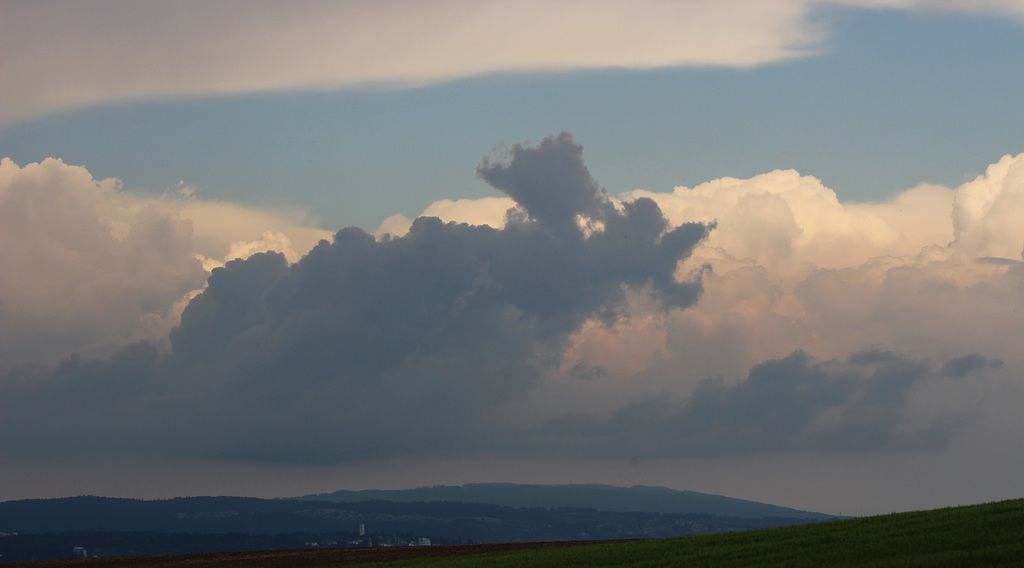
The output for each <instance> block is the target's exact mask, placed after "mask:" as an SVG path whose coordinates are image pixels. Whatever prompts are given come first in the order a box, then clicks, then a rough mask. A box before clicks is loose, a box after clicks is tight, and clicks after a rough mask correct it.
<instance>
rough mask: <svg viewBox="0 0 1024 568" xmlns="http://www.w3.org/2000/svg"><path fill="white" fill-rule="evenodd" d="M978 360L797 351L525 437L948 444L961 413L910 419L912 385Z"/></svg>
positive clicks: (643, 447)
mask: <svg viewBox="0 0 1024 568" xmlns="http://www.w3.org/2000/svg"><path fill="white" fill-rule="evenodd" d="M976 357H980V356H976V355H969V356H966V357H962V358H960V359H954V360H951V361H950V362H948V363H946V365H945V366H944V367H943V368H942V369H941V370H938V371H937V370H936V369H935V368H933V365H932V364H931V363H930V362H929V361H927V360H921V359H914V358H911V357H907V356H905V355H902V354H898V353H893V352H888V351H862V352H859V353H855V354H854V355H851V356H850V357H849V358H847V359H846V360H845V361H838V360H828V361H815V360H814V359H812V358H811V357H810V356H809V355H808V354H807V353H805V352H803V351H795V352H793V353H791V354H789V355H788V356H786V357H783V358H780V359H772V360H769V361H765V362H762V363H759V364H757V365H754V366H753V367H752V368H751V369H750V372H749V374H748V376H747V377H746V378H745V379H744V380H741V381H737V382H735V384H730V383H727V382H726V381H725V380H724V379H723V378H722V377H718V378H709V379H706V380H704V381H702V382H701V383H700V384H699V385H698V386H697V388H696V391H695V392H694V394H693V395H692V397H690V398H689V399H687V400H685V401H681V402H674V401H672V400H667V399H647V400H643V401H640V402H636V403H632V404H629V405H626V406H624V407H622V408H621V409H619V410H618V411H617V412H615V413H614V414H613V415H612V416H611V417H609V418H606V419H600V418H596V417H576V418H561V419H557V420H554V421H552V422H550V423H548V424H545V425H544V426H543V427H541V428H538V429H537V430H535V431H534V432H533V435H535V436H536V437H537V438H538V439H540V440H544V442H543V444H544V445H546V446H547V447H550V448H559V447H562V448H565V447H576V448H580V447H583V448H587V451H588V452H597V453H599V454H601V455H605V456H619V457H628V456H633V455H641V456H647V457H666V456H692V455H734V454H747V453H761V452H776V451H808V450H809V451H826V452H831V451H850V450H852V451H864V450H894V449H908V448H933V447H938V446H943V445H945V444H947V443H948V442H949V441H950V439H951V438H952V436H953V434H954V433H955V431H956V427H957V426H958V425H959V424H960V422H961V421H962V420H963V419H964V418H963V417H949V416H943V417H933V418H932V419H930V420H929V421H928V422H927V423H926V424H923V425H921V424H919V423H917V422H915V419H914V418H913V417H912V416H911V410H910V405H909V404H908V399H909V397H910V395H911V390H912V389H914V388H915V387H919V386H921V385H922V384H923V383H925V382H927V381H929V380H933V379H935V378H936V377H937V376H938V375H939V374H940V373H941V374H948V373H949V369H950V368H951V367H952V368H955V369H962V368H965V367H966V366H968V365H973V364H974V362H975V361H976ZM980 360H981V361H984V362H985V363H984V365H988V362H987V360H986V359H984V358H983V357H980Z"/></svg>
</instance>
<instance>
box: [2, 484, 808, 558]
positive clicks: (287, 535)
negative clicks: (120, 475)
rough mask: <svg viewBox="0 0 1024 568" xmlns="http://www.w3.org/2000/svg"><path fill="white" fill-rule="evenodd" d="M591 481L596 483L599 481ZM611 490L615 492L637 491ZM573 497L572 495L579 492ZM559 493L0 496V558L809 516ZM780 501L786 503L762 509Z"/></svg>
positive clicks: (615, 533) (525, 536)
mask: <svg viewBox="0 0 1024 568" xmlns="http://www.w3.org/2000/svg"><path fill="white" fill-rule="evenodd" d="M504 488H505V489H507V490H509V491H511V492H512V493H511V496H510V498H513V497H515V496H516V486H504ZM520 489H521V487H520ZM547 489H551V488H550V487H549V488H547ZM649 489H651V488H648V490H649ZM592 490H596V491H598V493H600V492H601V491H607V490H608V488H606V487H605V488H602V487H600V486H598V487H597V488H592ZM611 490H612V492H613V493H614V492H615V491H616V490H618V491H621V492H625V494H631V493H633V492H637V491H638V490H637V489H635V488H634V489H628V490H627V489H624V488H611ZM558 494H559V492H557V491H555V492H554V493H552V495H554V496H557V495H558ZM570 494H572V492H570ZM639 494H645V491H644V490H640V491H639ZM666 495H667V494H666ZM363 496H364V497H367V496H366V495H365V494H364V495H363ZM575 497H576V498H578V499H582V497H581V496H580V495H575ZM705 497H714V496H705ZM718 499H724V498H718ZM555 502H556V503H557V502H558V500H557V499H555ZM578 502H580V503H592V502H594V501H593V500H589V501H578ZM561 503H563V504H562V505H559V506H551V507H548V506H544V507H507V506H502V505H496V504H489V503H472V502H461V501H453V500H447V501H429V502H396V501H383V500H369V501H352V502H337V501H334V502H330V501H310V500H298V499H255V498H246V497H180V498H176V499H158V500H152V501H143V500H140V499H114V498H108V497H68V498H62V499H25V500H19V501H5V502H2V503H0V560H2V561H8V560H14V559H18V560H47V559H60V558H73V557H75V555H76V554H82V552H81V551H82V550H85V551H88V553H89V555H99V556H126V555H144V554H170V553H194V552H211V551H229V550H265V549H282V548H318V547H332V548H333V547H367V546H369V545H370V544H371V542H372V543H373V545H374V546H401V545H403V544H408V543H418V542H419V539H420V538H424V539H429V541H430V542H431V543H433V544H454V543H497V542H539V541H570V540H577V541H578V540H608V539H637V538H664V537H671V536H683V535H697V534H709V533H716V532H727V531H742V530H747V529H757V528H766V527H775V526H784V525H792V524H803V523H809V522H814V520H815V519H813V518H808V517H807V516H805V515H801V516H785V515H781V514H776V515H771V516H767V517H763V518H751V517H741V516H729V515H716V514H710V513H706V512H688V513H662V512H648V511H601V510H597V509H596V508H593V507H574V506H568V505H564V503H565V501H562V502H561ZM544 504H545V505H548V504H550V502H545V503H544ZM608 506H615V505H614V504H612V505H608ZM618 506H619V507H625V506H629V507H633V508H634V509H635V508H640V507H645V506H649V505H643V504H642V503H640V504H637V503H633V504H630V502H629V501H628V500H627V501H619V502H618ZM765 507H770V506H765ZM780 510H781V511H788V510H786V509H781V508H772V509H767V510H766V511H767V512H770V513H777V512H778V511H780ZM364 531H365V534H364Z"/></svg>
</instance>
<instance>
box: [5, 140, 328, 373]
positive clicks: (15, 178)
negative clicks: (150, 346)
mask: <svg viewBox="0 0 1024 568" xmlns="http://www.w3.org/2000/svg"><path fill="white" fill-rule="evenodd" d="M178 192H179V193H181V189H180V188H179V189H178ZM184 193H185V194H188V192H187V191H185V192H184ZM328 234H329V233H326V232H324V231H317V230H315V229H311V228H307V227H303V226H302V225H300V224H299V223H295V222H294V221H292V220H291V219H288V218H286V217H284V216H282V215H278V214H271V213H266V212H260V211H256V210H253V209H246V208H243V207H239V206H236V205H230V204H218V203H211V202H207V201H203V200H199V199H195V198H192V199H186V198H181V197H173V196H169V197H167V198H151V197H143V196H139V195H135V194H132V193H130V192H127V191H124V190H123V188H122V187H121V184H120V183H119V182H118V181H117V180H114V179H106V180H101V181H97V180H95V179H93V177H92V175H91V174H90V173H89V172H88V170H86V169H85V168H84V167H81V166H72V165H69V164H65V163H64V162H62V161H61V160H57V159H52V158H51V159H47V160H44V161H43V162H41V163H35V164H28V165H26V166H24V167H20V166H18V165H17V164H15V163H14V162H13V161H12V160H10V159H8V158H4V159H3V160H2V161H0V247H2V249H0V258H2V259H3V265H4V266H5V267H16V268H11V269H6V270H3V271H0V319H2V320H3V321H4V325H3V326H0V359H2V360H3V361H4V363H5V364H7V365H13V364H17V363H23V362H28V361H38V360H48V361H49V360H56V359H57V358H59V357H61V356H65V355H67V354H68V353H70V352H72V351H83V352H87V353H92V354H94V355H97V354H109V353H111V352H113V351H114V350H115V349H116V348H117V347H119V346H121V345H123V344H125V343H126V342H129V341H134V340H137V339H141V338H143V337H160V336H164V335H166V333H167V331H168V330H169V329H170V327H171V326H173V325H174V324H175V323H176V321H177V318H178V315H179V314H180V310H181V308H183V307H184V302H186V301H187V300H188V299H189V298H190V297H191V296H192V295H194V293H196V292H197V291H198V290H200V289H201V288H202V287H203V286H204V283H205V280H206V277H207V275H208V269H209V268H211V267H212V266H216V265H218V264H222V263H223V261H224V259H225V257H229V258H234V257H235V256H248V254H250V253H251V252H252V251H256V250H266V249H268V248H274V249H275V250H281V251H283V252H285V253H286V254H288V255H289V257H290V259H291V260H297V259H298V256H299V255H298V253H297V252H296V251H295V250H294V248H292V240H291V239H292V238H294V239H295V241H296V243H297V244H296V245H295V246H299V247H301V246H303V245H305V246H306V249H305V250H308V248H311V247H312V245H313V244H315V242H316V241H315V240H313V238H314V237H319V238H322V237H323V236H325V235H328ZM288 235H292V237H289V236H288ZM247 238H248V239H253V240H243V239H247ZM204 265H205V266H204Z"/></svg>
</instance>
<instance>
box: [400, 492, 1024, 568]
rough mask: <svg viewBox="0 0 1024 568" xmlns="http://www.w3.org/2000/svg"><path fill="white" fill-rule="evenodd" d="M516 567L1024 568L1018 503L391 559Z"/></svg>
mask: <svg viewBox="0 0 1024 568" xmlns="http://www.w3.org/2000/svg"><path fill="white" fill-rule="evenodd" d="M380 566H387V567H388V568H427V567H430V568H441V567H443V568H448V567H460V568H461V567H466V568H469V567H474V568H477V567H479V568H513V567H516V568H518V567H522V566H551V567H555V566H558V567H584V566H587V567H589V566H621V567H659V566H699V567H704V566H715V567H730V566H758V567H762V566H786V567H798V566H808V567H816V568H820V567H834V566H882V567H886V566H901V567H902V566H922V567H926V566H927V567H944V566H963V567H967V566H984V567H992V566H1015V567H1019V566H1024V499H1016V500H1012V501H1000V502H997V503H988V504H985V505H972V506H968V507H951V508H946V509H936V510H934V511H920V512H912V513H894V514H891V515H881V516H875V517H862V518H856V519H846V520H840V521H829V522H822V523H814V524H809V525H797V526H789V527H781V528H775V529H762V530H751V531H742V532H732V533H722V534H714V535H705V536H694V537H683V538H671V539H660V540H646V541H638V542H624V543H614V544H600V545H585V546H578V547H567V548H551V549H539V550H527V551H522V552H509V553H496V554H482V555H472V556H461V557H450V558H438V559H429V560H415V561H404V562H392V563H388V564H385V565H380Z"/></svg>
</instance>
